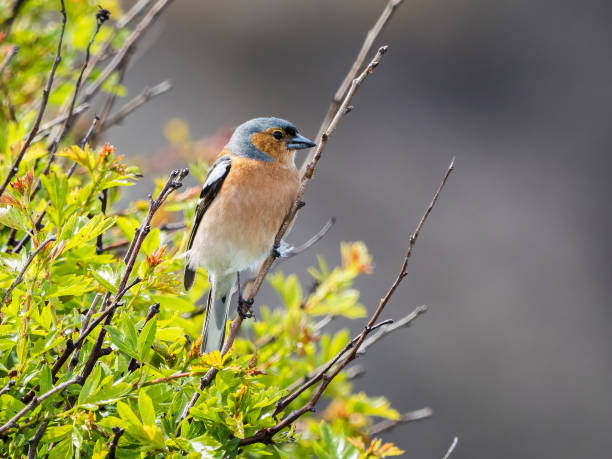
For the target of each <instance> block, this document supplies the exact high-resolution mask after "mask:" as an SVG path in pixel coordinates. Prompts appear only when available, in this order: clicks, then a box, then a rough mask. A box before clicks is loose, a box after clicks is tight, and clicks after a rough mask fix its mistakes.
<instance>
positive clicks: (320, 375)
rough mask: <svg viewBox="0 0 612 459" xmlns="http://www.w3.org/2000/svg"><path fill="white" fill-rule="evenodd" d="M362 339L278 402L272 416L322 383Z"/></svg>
mask: <svg viewBox="0 0 612 459" xmlns="http://www.w3.org/2000/svg"><path fill="white" fill-rule="evenodd" d="M391 323H393V320H391V319H388V320H385V321H384V322H381V323H379V324H376V325H374V326H372V327H371V329H370V330H369V331H368V333H369V332H371V331H374V330H376V329H378V328H381V327H384V326H386V325H388V324H391ZM364 331H365V330H364ZM360 338H361V335H358V336H356V337H355V338H353V339H352V340H350V341H349V342H348V343H346V345H345V346H344V347H343V348H342V350H340V352H338V353H337V354H336V356H335V357H334V358H332V359H331V360H330V361H329V362H327V363H326V364H325V365H324V366H323V367H322V368H321V369H319V370H317V372H316V374H315V375H314V376H312V377H310V378H308V379H307V380H306V381H305V382H304V383H303V384H302V385H300V386H299V387H298V388H296V389H295V390H293V392H292V393H291V394H289V395H288V396H287V397H284V398H281V399H279V400H278V401H277V402H276V406H275V408H274V413H273V414H272V416H274V417H276V415H277V414H278V413H280V412H281V411H282V410H284V409H285V408H286V407H287V405H289V404H290V403H291V402H292V401H293V400H295V399H296V398H298V397H299V396H300V395H302V394H303V393H304V392H305V391H306V390H308V389H309V388H310V387H312V386H313V385H315V384H316V383H318V382H319V381H321V379H323V377H324V376H325V374H326V373H327V372H328V371H329V370H330V369H331V367H333V366H334V365H335V364H336V363H337V362H338V361H339V360H340V359H341V358H342V356H344V354H346V353H347V352H348V351H349V349H351V348H352V347H353V346H355V344H356V343H357V342H359V339H360ZM289 390H291V389H289Z"/></svg>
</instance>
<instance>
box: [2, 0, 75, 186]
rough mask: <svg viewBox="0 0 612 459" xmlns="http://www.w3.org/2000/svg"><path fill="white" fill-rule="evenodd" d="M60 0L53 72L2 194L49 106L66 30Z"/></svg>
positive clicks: (62, 0) (62, 1) (4, 184)
mask: <svg viewBox="0 0 612 459" xmlns="http://www.w3.org/2000/svg"><path fill="white" fill-rule="evenodd" d="M60 1H61V5H62V7H61V14H62V30H61V32H60V38H59V42H58V44H57V52H56V54H55V60H54V61H53V66H52V67H51V73H50V74H49V78H48V79H47V84H46V86H45V89H44V90H43V95H42V101H41V103H40V108H39V110H38V114H37V115H36V119H35V120H34V125H33V126H32V130H31V131H30V133H29V134H28V138H27V139H26V140H25V142H24V143H23V145H22V146H21V149H20V150H19V153H18V154H17V157H16V158H15V161H14V162H13V165H12V166H11V168H10V169H9V173H8V175H7V177H6V179H5V180H4V182H3V183H2V185H0V196H2V194H3V193H4V190H6V187H7V186H8V184H9V183H10V182H11V180H12V179H13V177H14V176H15V174H17V172H18V171H19V164H20V163H21V160H22V159H23V156H24V155H25V152H26V150H27V149H28V148H29V147H30V144H31V143H32V140H34V137H35V136H36V134H37V133H38V127H39V126H40V122H41V120H42V118H43V115H44V114H45V110H46V108H47V102H48V101H49V94H51V86H52V85H53V79H54V78H55V71H56V70H57V66H58V65H59V63H60V61H61V60H62V43H63V42H64V31H65V30H66V7H65V6H64V0H60Z"/></svg>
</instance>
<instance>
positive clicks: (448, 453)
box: [442, 437, 459, 459]
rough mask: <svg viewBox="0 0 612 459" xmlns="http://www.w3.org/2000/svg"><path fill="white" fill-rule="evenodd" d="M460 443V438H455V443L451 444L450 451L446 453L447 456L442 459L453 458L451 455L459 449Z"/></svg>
mask: <svg viewBox="0 0 612 459" xmlns="http://www.w3.org/2000/svg"><path fill="white" fill-rule="evenodd" d="M458 443H459V437H455V438H453V442H452V443H451V445H450V447H449V448H448V451H447V452H446V454H445V455H444V457H443V458H442V459H448V458H449V457H450V456H451V454H453V451H455V448H456V447H457V444H458Z"/></svg>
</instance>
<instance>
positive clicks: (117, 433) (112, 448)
mask: <svg viewBox="0 0 612 459" xmlns="http://www.w3.org/2000/svg"><path fill="white" fill-rule="evenodd" d="M123 432H125V429H121V428H119V427H113V439H112V440H111V441H110V443H109V444H108V459H115V452H116V450H117V444H118V443H119V439H120V438H121V435H123Z"/></svg>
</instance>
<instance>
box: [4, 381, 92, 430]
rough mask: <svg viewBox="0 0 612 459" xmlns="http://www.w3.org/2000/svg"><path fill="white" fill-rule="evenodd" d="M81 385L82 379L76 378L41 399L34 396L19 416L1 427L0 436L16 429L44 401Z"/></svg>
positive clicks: (49, 391) (56, 387)
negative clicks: (67, 388) (23, 418)
mask: <svg viewBox="0 0 612 459" xmlns="http://www.w3.org/2000/svg"><path fill="white" fill-rule="evenodd" d="M80 383H81V377H80V376H75V377H74V378H72V379H69V380H68V381H65V382H63V383H61V384H58V385H57V386H55V387H53V388H52V389H49V390H48V391H47V392H45V393H44V394H42V395H41V396H40V397H36V396H34V398H32V400H31V401H30V403H28V404H27V405H26V406H24V407H23V408H22V409H21V410H20V411H19V412H17V414H15V416H13V417H12V418H11V419H9V420H8V422H7V423H6V424H4V425H3V426H0V434H3V433H4V432H6V431H7V430H9V429H11V428H12V427H15V426H16V425H17V421H19V419H21V418H22V417H23V415H24V414H26V413H27V412H28V411H31V410H33V409H34V408H36V407H37V406H38V405H40V403H41V402H42V401H44V400H46V399H48V398H49V397H51V396H52V395H54V394H56V393H58V392H61V391H63V390H64V389H65V388H66V387H68V386H71V385H73V384H80Z"/></svg>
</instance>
